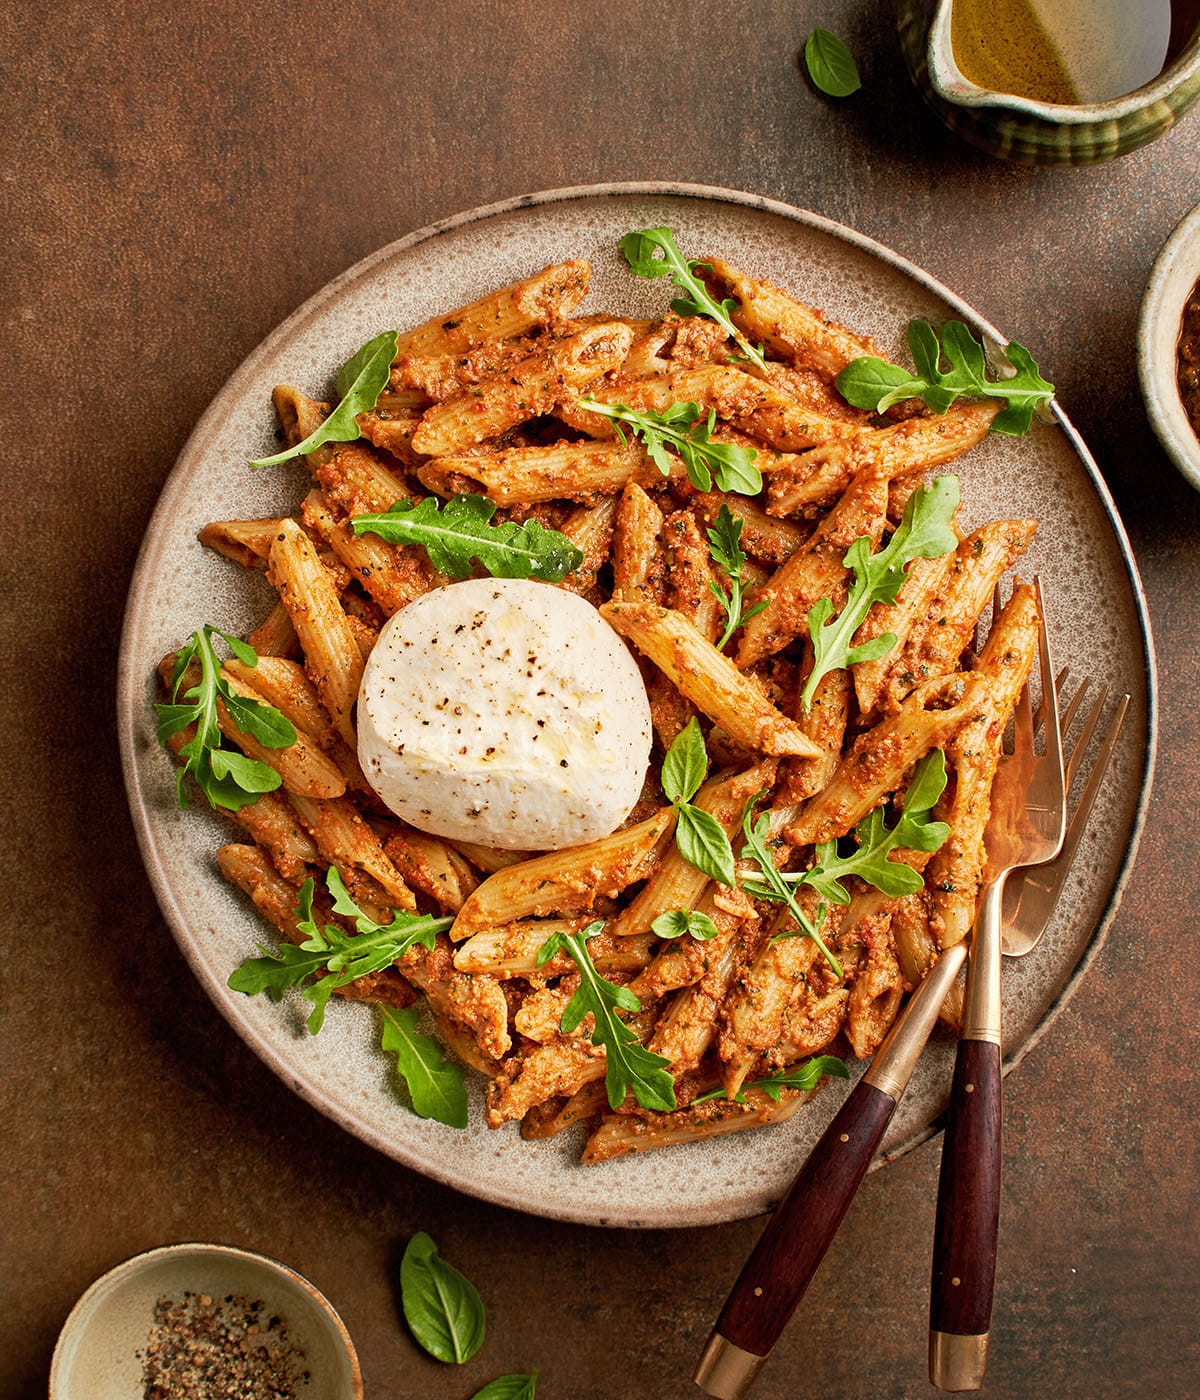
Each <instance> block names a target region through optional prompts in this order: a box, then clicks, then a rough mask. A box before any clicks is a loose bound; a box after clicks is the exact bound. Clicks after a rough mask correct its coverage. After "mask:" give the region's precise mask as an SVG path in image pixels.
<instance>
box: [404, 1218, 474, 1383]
mask: <svg viewBox="0 0 1200 1400" xmlns="http://www.w3.org/2000/svg"><path fill="white" fill-rule="evenodd" d="M400 1301H401V1304H402V1306H403V1308H404V1318H405V1321H406V1322H407V1323H408V1325H409V1327H410V1329H411V1330H412V1334H413V1336H414V1337H415V1338H416V1339H417V1341H418V1342H419V1343H420V1344H421V1346H423V1347H424V1348H425V1350H426V1351H427V1352H428V1353H429V1354H430V1356H434V1357H436V1358H437V1359H438V1360H439V1361H452V1362H457V1363H458V1364H460V1365H461V1364H462V1362H464V1361H469V1360H470V1359H471V1357H473V1356H474V1355H475V1353H476V1352H477V1351H478V1350H479V1348H480V1347H481V1346H482V1345H483V1334H484V1330H485V1326H486V1323H485V1319H484V1311H483V1300H482V1299H481V1298H480V1296H479V1294H478V1292H477V1291H476V1289H475V1285H474V1284H473V1283H472V1282H471V1281H470V1279H468V1278H466V1277H465V1276H464V1275H463V1274H461V1273H459V1271H458V1270H457V1269H456V1268H454V1266H453V1265H452V1264H447V1263H446V1261H445V1260H444V1259H443V1258H442V1257H441V1255H440V1254H439V1253H438V1251H437V1245H435V1244H434V1242H433V1240H431V1239H430V1237H429V1236H428V1235H427V1234H425V1232H424V1231H423V1230H419V1231H418V1232H417V1233H416V1234H415V1235H414V1236H413V1237H412V1239H411V1240H409V1242H408V1245H407V1247H406V1249H405V1251H404V1258H403V1259H402V1260H401V1261H400Z"/></svg>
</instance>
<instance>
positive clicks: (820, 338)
mask: <svg viewBox="0 0 1200 1400" xmlns="http://www.w3.org/2000/svg"><path fill="white" fill-rule="evenodd" d="M700 275H701V277H703V279H704V281H705V282H706V283H707V284H708V288H709V290H710V291H711V292H712V293H713V295H714V296H715V297H716V299H717V300H718V301H723V300H725V298H727V297H732V298H733V299H734V301H736V302H737V306H736V307H735V308H734V311H733V322H734V325H736V326H737V327H738V329H739V330H741V331H743V332H744V333H745V336H746V338H747V340H749V341H750V343H751V344H753V345H758V344H761V345H763V346H765V347H766V349H767V350H768V351H770V352H771V353H772V354H774V355H776V356H778V357H779V358H780V359H784V360H791V361H792V362H793V363H795V364H798V365H805V366H810V367H811V368H813V369H815V370H816V371H817V372H818V373H819V374H821V375H822V376H823V377H824V378H826V379H833V378H834V377H835V376H836V375H838V374H840V373H841V371H842V370H843V369H845V368H846V366H847V365H848V364H849V363H850V361H851V360H856V359H858V358H859V357H860V356H863V355H877V354H878V353H879V352H878V350H877V349H876V348H875V342H874V341H873V340H872V339H871V337H870V336H862V335H856V334H855V333H854V332H853V331H850V330H847V329H846V327H845V326H839V325H838V324H837V323H836V322H834V321H828V320H826V319H825V316H824V315H823V313H821V312H820V311H815V310H814V309H813V308H812V307H810V306H805V305H804V303H803V302H800V301H797V300H796V299H795V297H791V296H789V295H788V294H787V293H786V292H782V291H780V290H779V288H778V287H775V286H773V285H772V284H771V283H770V282H767V281H764V280H763V279H761V278H757V277H751V276H749V275H748V274H747V273H745V272H742V271H740V270H739V269H738V268H736V267H734V266H733V265H732V264H731V263H728V262H726V261H725V259H724V258H705V259H703V261H702V262H701V264H700Z"/></svg>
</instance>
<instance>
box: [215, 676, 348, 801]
mask: <svg viewBox="0 0 1200 1400" xmlns="http://www.w3.org/2000/svg"><path fill="white" fill-rule="evenodd" d="M221 675H222V676H223V677H224V679H225V680H226V681H227V682H228V684H229V688H230V689H231V690H232V691H233V692H234V694H235V695H240V696H242V697H243V698H244V699H246V700H257V701H259V702H260V703H265V702H264V697H263V696H262V694H261V693H260V692H259V691H258V690H256V689H255V688H254V687H253V686H250V685H247V684H246V683H245V682H244V681H241V680H239V679H238V678H237V677H236V676H234V675H233V674H232V673H231V672H230V671H229V670H228V669H227V668H225V667H224V666H223V667H222V668H221ZM217 723H218V725H219V726H220V729H221V733H222V734H224V735H225V737H226V738H227V739H232V740H233V742H234V743H235V744H236V745H237V746H238V748H239V749H241V751H242V752H243V753H244V754H245V755H246V757H247V758H254V759H257V760H258V761H259V762H260V763H265V764H266V765H267V766H268V767H269V768H274V770H275V771H276V773H278V774H279V777H280V780H281V782H282V784H283V786H284V787H285V788H286V789H287V791H288V792H289V793H292V792H295V793H301V794H303V795H305V796H306V797H312V798H335V797H340V796H341V795H342V793H344V792H345V791H346V780H345V777H344V776H343V775H342V772H341V770H340V769H339V768H338V767H337V765H336V764H335V763H334V762H333V760H332V759H331V758H329V756H328V755H327V754H325V753H324V752H323V751H322V749H321V747H320V745H319V743H318V742H317V740H316V739H313V738H310V737H309V736H308V734H307V733H306V732H305V731H304V730H303V729H297V730H296V742H295V743H294V744H289V745H288V746H287V747H286V748H281V749H269V748H267V747H266V746H265V745H263V744H260V743H259V742H258V740H257V739H256V738H254V736H253V735H252V734H246V733H244V732H243V731H242V730H241V729H239V728H238V727H237V725H236V724H235V723H234V722H233V719H232V718H231V717H230V714H229V711H228V710H227V709H226V707H225V702H224V701H223V700H218V701H217Z"/></svg>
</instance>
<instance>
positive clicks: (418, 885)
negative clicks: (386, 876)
mask: <svg viewBox="0 0 1200 1400" xmlns="http://www.w3.org/2000/svg"><path fill="white" fill-rule="evenodd" d="M383 850H384V854H385V855H386V856H387V858H388V860H390V861H391V863H392V864H393V865H394V866H395V868H396V869H397V870H398V871H399V872H400V875H401V878H402V879H403V880H404V883H405V884H406V885H408V886H409V887H410V888H412V889H415V890H419V891H420V892H421V893H422V894H426V895H428V896H429V897H430V899H432V900H435V901H436V902H437V904H438V905H439V906H440V907H441V908H442V909H443V910H446V911H447V912H450V913H457V912H458V911H459V910H460V909H461V908H462V907H463V905H464V904H465V903H466V901H467V898H468V897H469V896H470V894H471V891H472V890H474V889H475V888H476V886H477V885H478V884H479V880H478V878H477V877H476V875H475V872H474V871H473V870H472V869H471V866H470V863H469V862H468V861H467V859H466V857H465V856H461V855H459V853H458V852H457V851H456V850H455V849H454V847H453V846H451V845H450V844H449V843H448V842H446V841H443V840H442V839H441V838H440V837H438V836H430V835H429V834H428V833H426V832H424V831H414V830H413V829H412V828H411V827H408V828H405V830H403V831H396V832H393V833H392V834H391V835H390V836H389V837H388V838H387V840H386V841H385V842H384V846H383Z"/></svg>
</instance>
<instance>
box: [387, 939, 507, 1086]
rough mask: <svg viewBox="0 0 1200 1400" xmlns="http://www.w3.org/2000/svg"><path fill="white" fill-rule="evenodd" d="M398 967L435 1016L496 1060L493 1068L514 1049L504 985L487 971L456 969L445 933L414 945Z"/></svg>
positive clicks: (483, 1053) (488, 1059)
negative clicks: (429, 944)
mask: <svg viewBox="0 0 1200 1400" xmlns="http://www.w3.org/2000/svg"><path fill="white" fill-rule="evenodd" d="M396 966H397V968H398V969H399V970H400V971H401V972H402V973H403V975H404V976H405V977H406V978H407V979H408V980H409V981H410V982H411V983H412V984H413V985H414V986H415V987H419V988H420V989H421V991H423V992H424V993H425V999H426V1000H427V1001H428V1002H429V1008H430V1010H431V1011H432V1012H433V1014H434V1016H435V1017H446V1018H447V1019H449V1020H451V1021H453V1022H455V1023H456V1024H457V1025H458V1026H459V1027H460V1028H461V1030H462V1031H463V1033H464V1034H467V1035H469V1036H470V1037H471V1040H472V1041H473V1042H474V1044H475V1047H476V1049H477V1050H478V1052H479V1054H480V1055H481V1056H482V1057H483V1058H484V1059H485V1060H487V1061H491V1062H493V1065H492V1069H493V1071H494V1068H495V1065H494V1062H496V1061H499V1060H501V1059H502V1058H503V1057H504V1056H505V1055H507V1054H508V1052H509V1050H511V1049H512V1036H511V1035H510V1034H509V1030H508V999H507V998H506V997H505V995H504V988H503V987H502V986H501V984H500V983H499V982H498V981H497V980H496V979H495V978H494V977H488V976H487V975H486V974H480V975H479V976H476V977H468V976H467V975H466V974H465V973H462V972H457V971H456V970H455V967H454V949H453V947H452V945H451V943H450V941H449V939H448V938H447V937H446V935H445V934H444V933H439V934H438V936H437V941H436V942H435V943H434V945H433V947H432V948H426V947H424V946H423V945H422V944H420V943H417V944H415V945H414V946H413V947H412V948H410V949H409V950H408V952H407V953H405V954H404V956H403V957H402V958H401V959H400V961H399V962H398V963H397V964H396ZM485 1072H486V1071H485Z"/></svg>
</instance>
